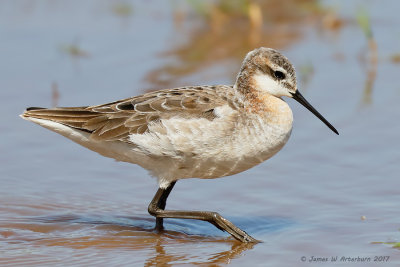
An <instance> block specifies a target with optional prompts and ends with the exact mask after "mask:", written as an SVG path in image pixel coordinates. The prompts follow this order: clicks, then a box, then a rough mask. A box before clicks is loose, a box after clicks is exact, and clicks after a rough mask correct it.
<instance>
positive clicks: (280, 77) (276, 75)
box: [274, 70, 285, 80]
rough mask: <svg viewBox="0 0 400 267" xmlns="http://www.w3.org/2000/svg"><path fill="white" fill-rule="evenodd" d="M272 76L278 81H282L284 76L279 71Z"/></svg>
mask: <svg viewBox="0 0 400 267" xmlns="http://www.w3.org/2000/svg"><path fill="white" fill-rule="evenodd" d="M274 76H275V78H277V79H278V80H283V79H285V74H284V73H283V72H282V71H279V70H277V71H275V72H274Z"/></svg>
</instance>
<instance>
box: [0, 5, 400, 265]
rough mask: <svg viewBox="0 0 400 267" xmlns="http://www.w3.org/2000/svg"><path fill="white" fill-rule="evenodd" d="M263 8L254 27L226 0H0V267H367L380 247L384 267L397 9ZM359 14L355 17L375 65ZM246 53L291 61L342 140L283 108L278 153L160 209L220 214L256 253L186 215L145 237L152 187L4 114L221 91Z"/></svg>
mask: <svg viewBox="0 0 400 267" xmlns="http://www.w3.org/2000/svg"><path fill="white" fill-rule="evenodd" d="M215 2H216V3H217V4H218V3H223V2H224V1H215ZM238 2H240V1H238ZM275 2H276V1H264V2H263V3H261V4H260V3H259V4H258V5H259V6H258V8H260V9H261V11H262V14H263V19H262V24H261V26H260V25H259V24H257V18H256V17H254V16H255V15H254V14H253V15H249V14H247V13H245V14H244V15H243V13H241V12H242V11H241V9H240V7H238V8H237V9H228V11H226V9H223V7H221V6H218V5H216V7H214V8H216V9H215V10H216V11H214V13H212V15H210V14H209V13H202V11H201V10H202V9H199V10H197V11H196V8H195V7H193V6H191V5H189V4H187V3H186V2H185V1H158V2H154V1H147V2H144V1H123V2H122V1H115V2H114V1H113V2H109V1H79V3H78V2H66V1H3V2H2V3H1V4H0V7H1V8H0V35H1V36H2V42H0V51H1V52H0V54H1V59H2V60H1V61H0V101H1V102H0V104H1V105H0V111H1V114H2V116H1V124H0V137H1V138H0V151H1V153H0V183H1V186H0V264H1V265H2V266H7V265H10V266H18V265H20V266H24V265H27V264H29V265H33V266H35V265H36V266H43V265H48V266H57V265H59V266H61V265H62V266H65V265H68V266H86V265H95V264H97V265H113V266H114V265H121V266H122V265H123V266H125V265H137V266H143V265H145V266H153V265H160V266H164V265H171V266H172V265H179V264H182V265H191V264H200V265H205V266H208V265H213V264H215V265H217V266H218V265H226V264H230V265H233V266H243V265H245V264H246V265H249V266H250V265H251V266H302V265H304V266H313V265H315V266H317V265H322V264H321V262H320V263H310V262H307V261H309V260H310V259H312V256H314V257H319V258H321V260H322V259H323V258H328V262H324V263H323V266H337V265H343V266H345V265H346V266H355V265H356V266H357V265H359V266H369V265H371V266H377V265H378V263H376V262H373V260H374V257H375V256H389V260H388V261H387V262H385V263H381V264H382V265H383V266H397V265H398V264H399V263H400V252H399V249H398V248H396V245H397V247H398V244H399V242H400V232H399V228H400V216H399V208H398V207H399V203H400V194H399V188H400V184H399V179H398V177H399V171H400V165H399V164H398V162H399V159H400V145H399V142H397V140H398V137H399V133H400V124H399V123H398V118H399V117H400V105H399V104H398V103H399V101H400V85H399V83H398V82H397V76H398V73H399V70H400V66H399V65H398V63H396V60H395V58H396V55H398V53H400V48H399V47H400V46H399V44H400V28H399V25H400V17H399V16H398V9H399V4H398V2H396V1H386V2H385V4H384V5H383V4H381V2H380V1H368V2H363V1H359V2H357V1H355V2H352V3H347V4H346V3H344V2H343V3H342V2H341V3H340V4H337V3H335V1H321V2H318V1H294V0H293V1H290V5H288V6H285V5H282V6H280V7H279V9H276V12H271V11H268V10H271V8H270V7H271V5H272V6H275V7H276V4H274V3H275ZM304 2H308V3H304ZM255 3H258V2H255ZM218 8H219V9H218ZM256 8H257V6H256ZM221 10H222V11H221ZM245 10H247V9H245ZM293 10H295V11H296V12H293ZM360 10H361V11H360ZM363 10H364V11H363ZM218 12H219V13H218ZM224 12H227V13H224ZM363 12H364V13H363ZM246 14H247V15H246ZM357 14H358V16H365V17H366V18H367V20H369V21H370V23H371V26H372V32H373V39H374V41H375V42H376V44H377V51H378V60H377V62H376V64H375V63H373V60H371V56H373V55H371V53H372V52H371V51H370V50H369V49H370V48H368V39H367V36H366V35H365V33H364V32H363V29H362V27H361V26H360V24H359V23H358V22H357ZM360 14H361V15H360ZM362 14H364V15H362ZM251 20H255V21H253V22H251ZM252 23H253V24H252ZM261 45H264V46H271V47H275V48H278V49H280V50H282V51H283V53H284V54H285V55H287V56H288V57H289V58H290V60H291V61H292V62H293V63H294V65H295V66H296V68H297V73H298V76H299V77H300V85H301V90H302V92H303V95H305V97H306V98H307V99H308V100H309V101H310V102H311V103H312V104H313V105H314V106H315V107H316V108H317V109H318V110H319V111H320V112H321V113H322V114H323V115H324V116H325V117H326V118H327V119H328V120H329V121H330V122H331V123H332V124H333V125H334V126H335V127H336V128H337V129H338V130H339V132H340V136H336V135H335V134H333V133H332V132H331V131H330V130H329V129H328V128H327V127H326V126H324V125H323V124H322V123H321V122H320V121H319V120H318V119H316V118H315V117H314V116H313V115H312V114H311V113H310V112H308V111H307V110H305V109H304V108H303V107H301V106H300V105H298V104H297V103H295V102H294V101H292V100H288V102H289V104H290V105H291V107H292V109H293V112H294V117H295V123H294V129H293V133H292V137H291V139H290V140H289V142H288V144H287V145H286V146H285V147H284V148H283V150H282V151H281V152H280V153H278V154H277V155H276V156H275V157H273V158H272V159H270V160H269V161H268V162H265V163H263V164H260V165H259V166H257V167H255V168H253V169H251V170H248V171H246V172H243V173H240V174H238V175H235V176H232V177H226V178H221V179H215V180H198V179H188V180H185V181H180V182H178V183H177V185H176V187H175V188H174V190H173V192H172V194H171V196H170V198H169V202H168V208H171V209H196V210H214V211H218V212H220V213H221V214H222V215H223V216H226V217H227V218H228V219H230V220H231V221H232V222H233V223H235V224H236V225H238V226H239V227H241V228H243V229H244V230H246V231H247V232H248V233H249V234H251V235H252V236H253V237H255V238H257V239H260V240H262V241H263V243H260V244H257V245H251V244H250V245H249V244H241V243H239V242H237V241H235V240H234V239H233V238H232V237H230V236H229V235H227V234H226V233H223V232H221V231H219V230H218V229H216V228H214V227H213V226H212V225H210V224H208V223H205V222H199V221H191V220H175V219H169V220H168V219H167V220H166V221H165V228H166V231H165V232H164V233H161V234H160V233H157V232H155V231H154V230H153V227H154V218H153V217H152V216H150V215H149V214H147V205H148V203H149V202H150V200H151V198H152V197H153V195H154V193H155V191H156V190H157V184H156V181H155V179H152V178H150V177H149V175H148V174H147V172H146V171H145V170H143V169H141V168H140V167H138V166H134V165H130V164H125V163H120V162H115V161H113V160H111V159H108V158H103V157H101V156H99V155H97V154H95V153H93V152H91V151H88V150H86V149H85V148H83V147H80V146H78V145H76V144H74V143H72V142H71V141H69V140H66V139H65V138H63V137H62V136H59V135H57V134H55V133H52V132H50V131H48V130H46V129H43V128H41V127H39V126H37V125H34V124H32V123H28V122H26V121H24V120H22V119H20V118H19V117H18V114H20V113H21V112H22V111H23V110H24V108H26V107H28V106H51V105H53V104H57V105H60V106H80V105H92V104H100V103H105V102H109V101H112V100H117V99H122V98H126V97H129V96H133V95H137V94H140V93H143V92H145V91H147V90H151V89H159V88H164V87H174V86H183V85H191V84H220V83H227V84H231V83H233V81H234V78H235V76H236V72H237V71H238V69H239V66H240V63H241V60H242V58H243V57H244V55H245V54H246V52H247V51H249V50H251V49H253V48H254V47H257V46H261ZM335 256H338V257H339V260H340V258H341V257H342V256H344V257H351V258H357V257H360V258H370V260H371V262H370V263H358V264H357V263H354V262H353V263H349V262H343V261H338V262H332V261H331V257H335ZM302 257H305V258H303V259H305V260H306V262H305V263H303V262H302ZM381 260H382V258H381Z"/></svg>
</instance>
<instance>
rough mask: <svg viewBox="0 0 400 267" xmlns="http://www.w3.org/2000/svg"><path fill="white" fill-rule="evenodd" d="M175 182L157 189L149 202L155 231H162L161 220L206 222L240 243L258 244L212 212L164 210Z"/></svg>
mask: <svg viewBox="0 0 400 267" xmlns="http://www.w3.org/2000/svg"><path fill="white" fill-rule="evenodd" d="M175 183H176V182H173V183H171V184H170V185H169V186H168V187H167V188H166V189H162V188H159V189H158V190H157V193H156V194H155V196H154V198H153V200H152V201H151V202H150V205H149V208H148V211H149V213H150V214H151V215H153V216H155V217H156V229H158V230H162V229H163V218H178V219H194V220H202V221H207V222H209V223H212V224H213V225H215V226H216V227H217V228H218V229H220V230H222V231H226V232H228V233H230V234H231V235H232V236H233V237H234V238H236V239H237V240H239V241H242V242H246V243H247V242H260V241H258V240H256V239H254V238H253V237H251V236H249V235H248V234H247V233H246V232H245V231H243V230H241V229H239V228H238V227H236V226H235V225H234V224H233V223H231V222H230V221H228V220H227V219H225V218H224V217H222V216H221V215H219V214H218V213H217V212H212V211H182V210H164V209H165V206H166V203H167V198H168V196H169V194H170V193H171V190H172V188H173V187H174V185H175Z"/></svg>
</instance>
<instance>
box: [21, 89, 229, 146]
mask: <svg viewBox="0 0 400 267" xmlns="http://www.w3.org/2000/svg"><path fill="white" fill-rule="evenodd" d="M217 91H219V93H218V92H217ZM221 91H223V92H226V93H227V94H229V93H231V92H232V87H231V86H215V87H211V86H197V87H182V88H176V89H166V90H161V91H156V92H150V93H147V94H144V95H141V96H136V97H132V98H127V99H123V100H120V101H114V102H111V103H107V104H103V105H97V106H87V107H76V108H69V107H68V108H52V109H41V108H30V109H27V110H26V111H25V113H24V114H23V116H25V117H34V118H39V119H45V120H51V121H55V122H58V123H62V124H64V125H67V126H69V127H73V128H76V129H79V130H83V131H86V132H90V133H91V138H93V139H94V140H99V141H114V140H121V141H127V140H126V137H127V136H128V135H129V134H143V133H146V132H147V131H149V127H148V126H149V124H150V123H160V121H161V120H163V119H168V118H171V117H174V116H180V117H184V118H206V119H208V120H212V119H214V118H215V116H216V115H215V114H214V109H215V108H216V107H218V106H222V105H229V103H228V102H227V98H226V97H225V95H222V96H221Z"/></svg>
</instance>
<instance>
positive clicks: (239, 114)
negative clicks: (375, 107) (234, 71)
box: [21, 47, 338, 242]
mask: <svg viewBox="0 0 400 267" xmlns="http://www.w3.org/2000/svg"><path fill="white" fill-rule="evenodd" d="M283 96H287V97H292V98H294V99H295V100H297V101H298V102H299V103H300V104H302V105H303V106H305V107H306V108H307V109H308V110H310V111H311V112H312V113H314V114H315V115H316V116H317V117H318V118H319V119H320V120H322V121H323V122H324V123H325V124H326V125H327V126H328V127H329V128H330V129H331V130H332V131H333V132H335V133H336V134H338V132H337V131H336V129H335V128H334V127H333V126H332V125H331V124H330V123H329V122H328V121H327V120H326V119H325V118H324V117H323V116H322V115H321V114H319V113H318V112H317V111H316V110H315V109H314V108H313V107H312V106H311V105H310V104H309V103H308V102H307V101H306V100H305V99H304V97H303V96H302V95H301V94H300V92H299V91H298V90H297V84H296V76H295V70H294V68H293V66H292V64H291V63H290V62H289V60H288V59H287V58H286V57H284V56H283V55H281V54H280V53H279V52H277V51H276V50H273V49H270V48H263V47H262V48H258V49H255V50H253V51H251V52H250V53H248V54H247V56H246V57H245V59H244V61H243V64H242V67H241V69H240V72H239V74H238V76H237V78H236V82H235V84H234V85H233V86H227V85H217V86H189V87H181V88H175V89H166V90H160V91H156V92H151V93H147V94H144V95H141V96H136V97H132V98H127V99H123V100H120V101H115V102H112V103H108V104H103V105H98V106H87V107H72V108H52V109H45V108H35V107H32V108H28V109H27V110H26V111H25V112H24V113H23V114H22V115H21V117H22V118H24V119H26V120H30V121H32V122H35V123H37V124H39V125H41V126H43V127H45V128H48V129H50V130H52V131H54V132H57V133H59V134H61V135H63V136H65V137H67V138H69V139H71V140H73V141H74V142H76V143H78V144H80V145H82V146H85V147H87V148H89V149H91V150H93V151H96V152H98V153H100V154H101V155H103V156H106V157H110V158H114V159H116V160H119V161H125V162H130V163H134V164H138V165H140V166H142V167H143V168H145V169H147V170H149V171H150V173H151V174H152V175H153V176H155V177H157V178H158V182H159V189H158V191H157V193H156V195H155V196H154V198H153V200H152V201H151V203H150V205H149V208H148V211H149V213H150V214H151V215H153V216H155V217H156V228H157V229H163V218H184V219H197V220H204V221H208V222H210V223H212V224H214V225H215V226H216V227H218V228H219V229H221V230H224V231H227V232H229V233H230V234H231V235H232V236H233V237H235V238H236V239H238V240H240V241H242V242H257V240H256V239H254V238H252V237H251V236H249V235H248V234H247V233H246V232H244V231H242V230H241V229H239V228H238V227H236V226H235V225H233V224H232V223H231V222H230V221H228V220H226V219H225V218H223V217H221V216H220V215H219V214H218V213H215V212H209V211H175V210H174V211H171V210H164V209H165V206H166V200H167V198H168V195H169V193H170V192H171V190H172V188H173V187H174V185H175V183H176V181H177V180H179V179H185V178H203V179H210V178H219V177H223V176H227V175H232V174H235V173H239V172H242V171H244V170H247V169H249V168H251V167H253V166H255V165H257V164H259V163H261V162H263V161H265V160H267V159H268V158H270V157H272V156H273V155H274V154H275V153H277V152H278V151H279V150H280V149H281V148H282V147H283V146H284V145H285V143H286V142H287V140H288V138H289V136H290V133H291V131H292V122H293V117H292V111H291V109H290V108H289V106H288V104H287V103H286V102H285V101H283V100H282V98H281V97H283Z"/></svg>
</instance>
